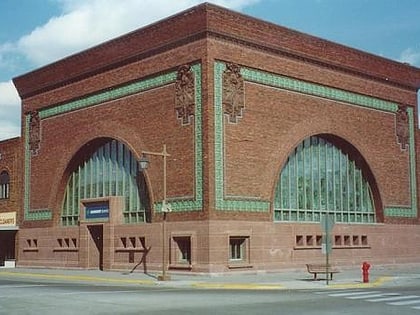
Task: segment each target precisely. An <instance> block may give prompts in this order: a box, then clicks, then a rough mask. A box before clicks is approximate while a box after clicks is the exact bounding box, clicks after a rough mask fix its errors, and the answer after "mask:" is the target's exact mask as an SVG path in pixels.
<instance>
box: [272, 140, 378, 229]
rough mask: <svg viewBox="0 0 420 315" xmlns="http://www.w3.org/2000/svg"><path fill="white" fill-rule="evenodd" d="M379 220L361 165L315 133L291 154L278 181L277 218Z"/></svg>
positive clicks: (350, 220)
mask: <svg viewBox="0 0 420 315" xmlns="http://www.w3.org/2000/svg"><path fill="white" fill-rule="evenodd" d="M326 213H329V214H333V215H334V217H335V221H336V222H349V223H351V222H355V223H356V222H357V223H373V222H375V221H376V217H375V209H374V206H373V200H372V193H371V189H370V186H369V183H368V182H367V180H366V178H365V176H364V174H363V172H362V171H361V168H360V166H359V165H358V163H356V162H355V161H354V160H352V159H351V158H350V157H349V155H348V154H346V153H345V152H343V151H342V150H341V149H340V148H338V147H336V146H335V145H334V144H332V143H331V142H329V141H328V140H326V139H324V138H322V137H318V136H313V137H310V138H307V139H306V140H305V141H303V142H302V143H301V144H299V145H298V146H297V147H296V148H295V150H294V151H293V152H292V154H290V156H289V158H288V160H287V163H286V164H285V166H284V167H283V169H282V171H281V175H280V179H279V181H278V183H277V187H276V192H275V199H274V219H275V221H309V222H311V221H312V222H319V221H320V217H321V215H322V214H326Z"/></svg>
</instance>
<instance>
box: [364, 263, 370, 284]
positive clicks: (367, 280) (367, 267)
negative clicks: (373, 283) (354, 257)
mask: <svg viewBox="0 0 420 315" xmlns="http://www.w3.org/2000/svg"><path fill="white" fill-rule="evenodd" d="M369 268H370V264H369V263H367V262H366V261H365V262H363V264H362V275H363V283H368V282H369Z"/></svg>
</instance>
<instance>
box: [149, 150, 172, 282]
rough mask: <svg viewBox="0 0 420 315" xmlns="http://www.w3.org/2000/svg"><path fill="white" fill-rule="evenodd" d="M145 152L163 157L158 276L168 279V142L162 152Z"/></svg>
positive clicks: (162, 279) (164, 279)
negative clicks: (160, 269) (159, 269)
mask: <svg viewBox="0 0 420 315" xmlns="http://www.w3.org/2000/svg"><path fill="white" fill-rule="evenodd" d="M143 154H150V155H157V156H162V157H163V200H162V213H163V220H162V275H160V276H158V280H161V281H166V280H170V277H169V276H168V275H166V265H167V263H166V262H167V255H166V212H167V205H166V164H167V162H166V158H167V157H168V156H170V154H168V152H167V151H166V144H164V145H163V150H162V152H151V151H143Z"/></svg>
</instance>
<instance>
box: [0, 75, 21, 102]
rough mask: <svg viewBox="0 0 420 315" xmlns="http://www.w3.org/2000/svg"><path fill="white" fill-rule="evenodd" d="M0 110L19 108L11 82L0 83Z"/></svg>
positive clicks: (17, 98) (18, 99)
mask: <svg viewBox="0 0 420 315" xmlns="http://www.w3.org/2000/svg"><path fill="white" fill-rule="evenodd" d="M0 95H1V98H0V108H5V107H8V108H12V107H16V108H19V106H20V98H19V95H18V93H17V91H16V89H15V86H14V85H13V83H12V81H8V82H0Z"/></svg>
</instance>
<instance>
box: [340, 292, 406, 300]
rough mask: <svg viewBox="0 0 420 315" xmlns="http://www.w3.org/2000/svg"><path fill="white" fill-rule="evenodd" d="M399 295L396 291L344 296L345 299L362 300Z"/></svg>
mask: <svg viewBox="0 0 420 315" xmlns="http://www.w3.org/2000/svg"><path fill="white" fill-rule="evenodd" d="M396 295H398V296H399V295H401V294H398V293H378V294H367V295H357V296H345V298H346V299H352V300H362V299H371V298H374V297H384V296H396Z"/></svg>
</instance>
